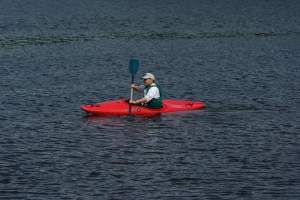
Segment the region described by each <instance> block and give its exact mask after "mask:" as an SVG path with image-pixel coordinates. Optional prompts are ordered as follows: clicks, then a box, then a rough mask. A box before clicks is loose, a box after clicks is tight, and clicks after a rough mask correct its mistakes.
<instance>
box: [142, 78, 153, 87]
mask: <svg viewBox="0 0 300 200" xmlns="http://www.w3.org/2000/svg"><path fill="white" fill-rule="evenodd" d="M152 83H153V80H152V79H151V78H147V79H144V85H145V86H150V85H152Z"/></svg>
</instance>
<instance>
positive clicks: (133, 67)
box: [128, 59, 139, 114]
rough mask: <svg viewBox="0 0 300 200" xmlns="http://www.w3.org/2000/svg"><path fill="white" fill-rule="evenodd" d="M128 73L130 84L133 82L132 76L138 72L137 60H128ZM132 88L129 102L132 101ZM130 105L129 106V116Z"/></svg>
mask: <svg viewBox="0 0 300 200" xmlns="http://www.w3.org/2000/svg"><path fill="white" fill-rule="evenodd" d="M128 68H129V71H130V73H131V74H132V81H131V84H133V82H134V74H135V73H137V71H138V70H139V60H138V59H130V60H129V67H128ZM132 94H133V88H131V96H130V100H132ZM131 106H132V105H131V104H130V105H129V114H131Z"/></svg>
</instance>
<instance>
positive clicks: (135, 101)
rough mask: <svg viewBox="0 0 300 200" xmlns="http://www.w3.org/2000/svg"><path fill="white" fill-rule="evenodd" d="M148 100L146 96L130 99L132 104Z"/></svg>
mask: <svg viewBox="0 0 300 200" xmlns="http://www.w3.org/2000/svg"><path fill="white" fill-rule="evenodd" d="M146 101H147V99H146V98H145V97H143V98H141V99H138V100H130V101H129V103H132V104H140V103H145V102H146Z"/></svg>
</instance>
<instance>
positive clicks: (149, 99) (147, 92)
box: [129, 73, 162, 109]
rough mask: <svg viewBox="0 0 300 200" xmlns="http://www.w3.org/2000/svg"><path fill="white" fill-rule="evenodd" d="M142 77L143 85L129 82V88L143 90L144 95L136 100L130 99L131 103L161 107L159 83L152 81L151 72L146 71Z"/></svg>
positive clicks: (155, 107)
mask: <svg viewBox="0 0 300 200" xmlns="http://www.w3.org/2000/svg"><path fill="white" fill-rule="evenodd" d="M142 79H144V85H140V86H137V85H134V84H131V86H130V88H133V89H135V90H137V91H138V92H144V97H143V98H141V99H137V100H130V101H129V103H131V104H142V105H143V106H146V107H148V108H154V109H159V108H161V107H162V91H161V87H160V86H159V85H156V84H155V83H154V81H155V77H154V75H153V74H151V73H146V74H145V76H143V77H142Z"/></svg>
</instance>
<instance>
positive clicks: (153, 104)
mask: <svg viewBox="0 0 300 200" xmlns="http://www.w3.org/2000/svg"><path fill="white" fill-rule="evenodd" d="M152 87H157V88H158V90H159V96H160V97H159V98H158V99H155V98H153V99H151V100H150V101H149V102H148V103H147V107H149V108H155V109H158V108H161V106H162V91H161V87H160V86H159V85H156V84H155V85H151V86H148V87H146V88H145V90H144V94H145V95H146V94H147V93H148V91H149V90H150V88H152Z"/></svg>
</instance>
